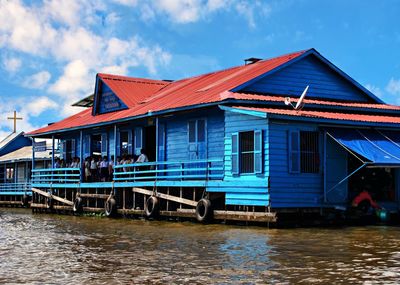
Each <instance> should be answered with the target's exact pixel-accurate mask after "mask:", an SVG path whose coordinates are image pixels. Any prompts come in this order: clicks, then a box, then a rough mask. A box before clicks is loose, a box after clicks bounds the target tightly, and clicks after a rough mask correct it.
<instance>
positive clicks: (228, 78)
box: [29, 50, 307, 135]
mask: <svg viewBox="0 0 400 285" xmlns="http://www.w3.org/2000/svg"><path fill="white" fill-rule="evenodd" d="M306 51H307V50H304V51H299V52H295V53H290V54H287V55H283V56H280V57H275V58H271V59H266V60H261V61H258V62H256V63H253V64H249V65H242V66H237V67H232V68H229V69H225V70H221V71H217V72H212V73H208V74H204V75H199V76H195V77H191V78H187V79H182V80H178V81H174V82H170V83H168V82H164V81H159V80H149V79H141V78H131V77H124V76H115V75H105V74H99V76H100V77H101V78H102V79H103V80H104V82H105V83H106V84H109V86H110V88H111V89H112V90H113V91H114V92H115V93H116V95H117V96H118V97H119V98H120V99H121V100H122V101H123V102H124V103H125V104H127V105H129V109H127V110H122V111H117V112H112V113H107V114H101V115H96V116H92V111H91V108H90V109H87V110H84V111H82V112H80V113H78V114H76V115H73V116H71V117H68V118H66V119H64V120H62V121H60V122H57V123H54V124H52V125H50V126H46V127H44V128H41V129H38V130H35V131H33V132H30V133H29V135H34V134H40V133H48V132H52V131H57V130H63V129H69V128H75V127H79V126H85V125H92V124H98V123H104V122H108V121H115V120H119V119H123V118H128V117H134V116H138V115H144V114H146V113H148V112H149V111H153V112H154V111H162V110H167V109H173V108H180V107H185V106H192V105H198V104H203V103H212V102H218V101H221V100H222V99H221V96H220V94H221V93H222V92H224V91H228V90H230V89H232V88H234V87H236V86H239V85H241V84H243V83H245V82H247V81H249V80H251V79H253V78H255V77H257V76H260V75H262V74H264V73H266V72H268V71H271V70H273V69H275V68H276V67H279V66H281V65H283V64H285V63H287V62H289V61H291V60H292V59H294V58H296V57H298V56H300V55H302V54H304V53H305V52H306ZM161 85H162V86H161ZM160 86H161V88H159V89H157V88H158V87H160ZM143 87H145V89H146V91H143V93H140V92H141V91H139V89H140V88H143ZM125 88H128V89H129V90H131V91H132V92H130V91H127V90H126V89H125ZM153 88H154V89H153ZM155 89H157V90H155ZM153 90H154V93H153V94H151V93H152V91H153ZM137 94H139V95H137ZM133 97H134V98H133ZM139 97H140V98H139Z"/></svg>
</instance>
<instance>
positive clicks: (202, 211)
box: [196, 198, 213, 223]
mask: <svg viewBox="0 0 400 285" xmlns="http://www.w3.org/2000/svg"><path fill="white" fill-rule="evenodd" d="M212 216H213V210H212V207H211V201H210V200H208V199H206V198H203V199H201V200H200V201H199V202H198V203H197V206H196V219H197V221H199V222H201V223H206V222H209V221H211V219H212Z"/></svg>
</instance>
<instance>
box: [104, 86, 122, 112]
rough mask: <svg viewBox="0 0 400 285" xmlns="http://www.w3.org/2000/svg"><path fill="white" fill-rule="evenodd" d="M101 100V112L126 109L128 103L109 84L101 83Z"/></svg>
mask: <svg viewBox="0 0 400 285" xmlns="http://www.w3.org/2000/svg"><path fill="white" fill-rule="evenodd" d="M100 92H101V93H100V102H99V105H98V106H99V109H98V110H99V112H98V113H99V114H103V113H108V112H113V111H118V110H121V109H126V108H127V107H126V105H125V104H124V103H123V102H122V101H121V99H119V98H118V96H116V95H115V93H114V92H113V91H112V90H111V89H110V88H109V87H108V86H107V84H104V83H103V84H101V91H100Z"/></svg>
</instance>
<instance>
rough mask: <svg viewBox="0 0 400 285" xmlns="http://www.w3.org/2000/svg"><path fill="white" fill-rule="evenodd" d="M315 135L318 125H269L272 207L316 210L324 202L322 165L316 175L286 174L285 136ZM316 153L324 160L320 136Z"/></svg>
mask: <svg viewBox="0 0 400 285" xmlns="http://www.w3.org/2000/svg"><path fill="white" fill-rule="evenodd" d="M290 130H300V131H317V130H318V129H317V125H312V124H300V123H293V122H290V123H289V122H283V121H282V122H279V121H270V124H269V160H270V195H271V207H272V208H281V207H288V208H292V207H317V206H320V205H321V203H322V201H323V200H322V198H323V189H324V188H323V164H322V159H321V164H320V171H319V173H289V156H288V133H289V131H290ZM320 136H321V139H320V141H321V142H320V145H319V151H320V157H321V158H322V157H323V146H322V133H321V135H320Z"/></svg>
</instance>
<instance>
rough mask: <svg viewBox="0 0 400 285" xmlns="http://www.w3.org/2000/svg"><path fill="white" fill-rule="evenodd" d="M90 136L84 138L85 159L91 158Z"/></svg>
mask: <svg viewBox="0 0 400 285" xmlns="http://www.w3.org/2000/svg"><path fill="white" fill-rule="evenodd" d="M90 141H91V140H90V135H85V136H84V137H83V159H85V158H87V157H89V156H90Z"/></svg>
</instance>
